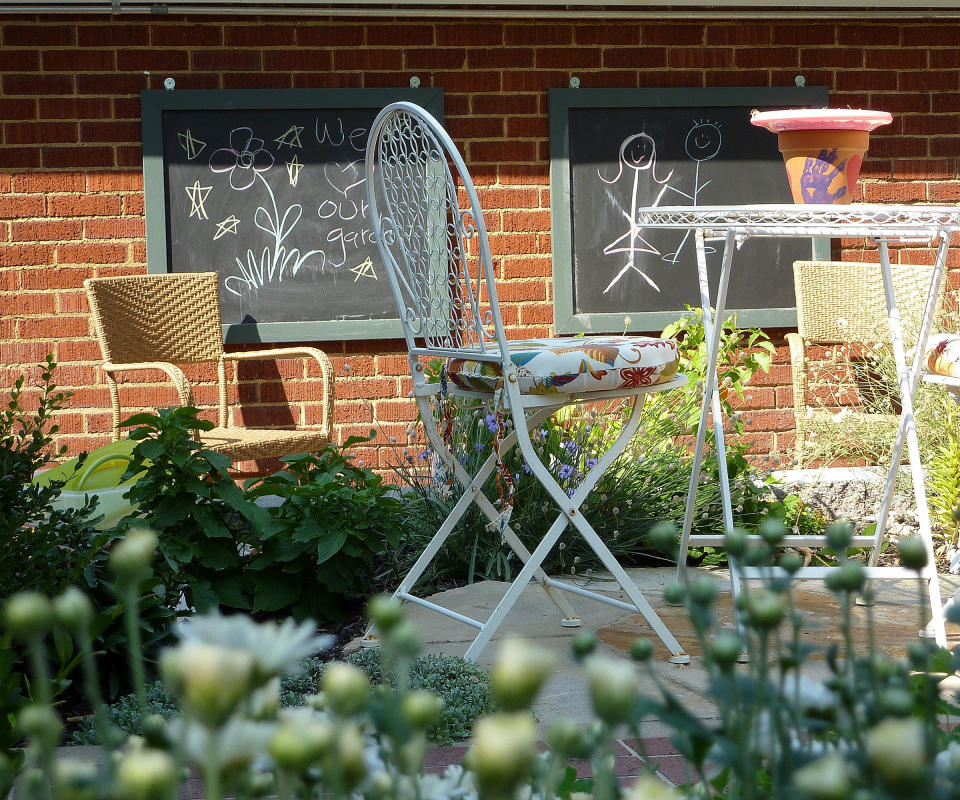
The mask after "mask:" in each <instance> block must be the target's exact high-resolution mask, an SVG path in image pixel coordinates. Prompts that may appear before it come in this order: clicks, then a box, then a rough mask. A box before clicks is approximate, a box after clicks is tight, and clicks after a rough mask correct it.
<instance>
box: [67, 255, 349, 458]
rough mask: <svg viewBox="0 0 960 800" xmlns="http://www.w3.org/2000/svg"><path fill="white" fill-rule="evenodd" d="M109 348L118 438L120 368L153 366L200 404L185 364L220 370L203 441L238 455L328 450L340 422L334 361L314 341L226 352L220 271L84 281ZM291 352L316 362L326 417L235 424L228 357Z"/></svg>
mask: <svg viewBox="0 0 960 800" xmlns="http://www.w3.org/2000/svg"><path fill="white" fill-rule="evenodd" d="M84 286H85V287H86V290H87V297H88V299H89V301H90V310H91V313H92V315H93V321H94V325H95V327H96V332H97V340H98V341H99V343H100V350H101V352H102V353H103V364H102V369H103V371H104V374H105V376H106V379H107V384H108V386H109V389H110V401H111V406H112V411H113V434H114V438H115V439H116V438H119V435H120V422H121V420H122V418H123V417H124V416H125V415H123V414H121V405H120V388H119V384H118V382H117V378H116V374H117V373H119V372H124V371H132V370H133V371H135V370H144V369H147V370H154V371H159V372H161V373H163V374H164V375H166V376H167V378H168V379H169V380H170V381H171V382H172V383H173V385H174V388H175V389H176V393H177V399H178V401H179V404H180V405H195V403H194V402H193V389H192V387H191V385H190V382H189V381H188V380H187V377H186V375H185V374H184V373H183V370H182V369H180V366H179V365H181V364H187V363H210V364H215V365H216V368H217V389H218V395H219V409H218V411H219V414H218V417H219V424H218V426H217V427H216V428H214V429H213V430H211V431H208V432H205V433H202V434H201V435H200V437H199V438H200V441H201V443H202V444H203V445H204V447H207V448H209V449H211V450H215V451H217V452H219V453H223V454H224V455H225V456H227V457H228V458H230V459H231V460H232V461H235V462H236V461H256V460H259V459H266V458H278V457H280V456H285V455H290V454H292V453H302V452H310V451H314V450H319V449H321V448H322V447H323V446H324V445H326V444H328V443H329V442H330V433H331V428H332V421H333V366H332V364H331V363H330V359H329V358H328V357H327V355H326V354H325V353H324V352H323V351H322V350H318V349H317V348H315V347H301V346H293V347H283V348H276V349H269V350H254V351H250V350H247V351H237V352H231V353H227V352H225V351H224V347H223V328H222V324H221V317H220V294H219V278H218V276H217V273H215V272H195V273H172V274H155V275H129V276H125V277H111V278H91V279H89V280H87V281H85V282H84ZM286 358H296V359H305V360H308V361H314V362H316V363H317V364H318V365H319V367H320V372H321V375H322V380H321V381H318V382H317V386H318V390H319V391H318V394H319V395H320V397H319V402H320V410H321V419H320V424H319V426H317V427H313V428H300V429H297V430H283V429H271V428H250V427H246V426H242V425H231V424H230V417H231V415H230V409H229V404H228V401H227V397H228V392H227V377H226V376H227V370H226V366H225V362H227V361H254V360H259V361H263V360H277V359H286Z"/></svg>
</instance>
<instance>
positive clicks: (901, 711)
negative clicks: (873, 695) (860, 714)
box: [877, 689, 914, 717]
mask: <svg viewBox="0 0 960 800" xmlns="http://www.w3.org/2000/svg"><path fill="white" fill-rule="evenodd" d="M877 700H878V705H879V707H880V713H881V714H882V715H883V716H885V717H909V716H910V715H911V714H912V713H913V706H914V704H913V695H912V694H910V692H908V691H907V690H906V689H884V690H883V691H882V692H881V693H880V696H879V697H878V698H877Z"/></svg>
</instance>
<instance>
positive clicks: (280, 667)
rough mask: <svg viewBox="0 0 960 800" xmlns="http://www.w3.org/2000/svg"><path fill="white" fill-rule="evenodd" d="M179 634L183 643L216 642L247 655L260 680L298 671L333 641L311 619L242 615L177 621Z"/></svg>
mask: <svg viewBox="0 0 960 800" xmlns="http://www.w3.org/2000/svg"><path fill="white" fill-rule="evenodd" d="M177 634H178V635H179V637H180V639H181V641H184V642H197V643H203V644H213V645H218V646H220V647H224V648H226V649H228V650H236V651H240V652H242V653H246V654H248V655H249V656H250V657H251V658H252V659H253V665H254V674H255V676H256V680H257V681H258V682H259V683H264V682H265V681H268V680H269V679H270V678H273V677H275V676H277V675H282V674H284V673H288V674H297V673H298V672H300V671H301V669H302V668H301V662H302V661H303V660H304V659H305V658H307V657H308V656H312V655H314V654H315V653H319V652H321V651H322V650H326V649H327V648H328V647H330V646H331V645H332V644H333V637H332V636H318V635H317V634H316V629H315V628H314V626H313V624H312V623H310V622H304V623H303V624H302V625H298V624H297V623H296V622H294V620H292V619H285V620H284V621H283V622H282V623H279V624H278V623H276V622H269V621H268V622H254V621H253V620H252V619H250V617H247V616H244V615H242V614H236V615H234V616H231V617H223V616H221V615H220V614H217V613H214V614H198V615H196V616H194V617H191V618H190V619H189V620H188V621H185V622H181V623H180V624H178V625H177Z"/></svg>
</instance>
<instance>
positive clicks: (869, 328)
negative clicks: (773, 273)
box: [786, 261, 931, 466]
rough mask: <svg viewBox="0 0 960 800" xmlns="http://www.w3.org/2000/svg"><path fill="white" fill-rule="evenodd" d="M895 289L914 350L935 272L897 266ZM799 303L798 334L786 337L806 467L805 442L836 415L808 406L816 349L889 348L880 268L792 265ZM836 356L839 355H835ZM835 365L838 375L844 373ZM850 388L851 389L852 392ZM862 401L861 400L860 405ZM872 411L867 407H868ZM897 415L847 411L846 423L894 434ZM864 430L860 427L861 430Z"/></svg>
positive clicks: (799, 451) (799, 454) (800, 458)
mask: <svg viewBox="0 0 960 800" xmlns="http://www.w3.org/2000/svg"><path fill="white" fill-rule="evenodd" d="M892 270H893V284H894V294H895V296H896V298H897V308H898V310H899V312H900V318H901V321H902V323H903V334H904V344H905V346H906V348H907V350H908V354H909V352H910V348H911V347H913V346H914V345H915V344H916V339H917V334H918V332H919V330H920V322H921V319H922V316H923V307H924V303H925V302H926V298H927V291H928V288H929V286H930V278H931V269H930V268H929V267H918V266H910V265H904V264H894V265H893V266H892ZM793 277H794V286H795V288H796V297H797V328H798V332H797V333H788V334H787V335H786V339H787V343H788V344H789V345H790V362H791V363H790V366H791V372H792V377H793V413H794V417H795V419H796V429H797V435H796V444H795V448H796V450H795V452H796V460H797V463H798V464H799V465H800V466H802V465H803V463H804V458H805V456H806V449H807V448H806V446H805V440H806V438H807V436H808V435H809V433H810V432H811V431H812V430H814V429H816V428H820V429H822V428H823V427H824V426H826V425H829V424H830V419H831V418H832V417H833V416H834V412H833V411H830V410H827V409H826V408H824V405H829V403H826V404H821V405H820V406H817V405H810V404H808V400H809V399H811V398H810V397H809V394H810V393H811V391H813V392H814V393H815V387H814V386H813V385H811V384H812V381H811V363H812V362H813V361H814V359H811V358H810V349H811V348H812V347H816V346H820V345H827V346H838V345H849V346H850V347H851V348H852V349H853V352H854V353H856V352H857V350H858V349H859V348H865V347H869V346H871V345H874V344H887V343H889V337H890V327H889V324H888V322H887V305H886V298H885V295H884V292H883V278H882V275H881V273H880V266H879V264H862V263H852V262H846V261H796V262H794V265H793ZM835 352H836V351H835ZM844 367H845V365H844V364H842V363H839V362H838V363H837V365H836V369H843V368H844ZM847 388H851V389H852V388H853V387H852V386H848V387H847ZM862 399H863V398H862V396H861V400H862ZM868 405H869V404H868ZM897 421H898V416H897V415H896V414H894V413H871V412H870V411H863V410H861V411H849V412H847V413H846V414H845V415H844V417H843V424H844V426H845V428H846V429H847V430H860V431H863V432H864V433H867V432H868V431H869V430H870V429H873V430H876V429H877V428H878V427H882V428H883V429H884V430H889V431H890V432H891V441H892V435H893V433H892V432H893V431H895V430H896V427H897ZM861 426H862V427H861Z"/></svg>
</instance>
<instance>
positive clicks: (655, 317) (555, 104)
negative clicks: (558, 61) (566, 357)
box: [549, 86, 830, 334]
mask: <svg viewBox="0 0 960 800" xmlns="http://www.w3.org/2000/svg"><path fill="white" fill-rule="evenodd" d="M828 102H829V93H828V89H827V87H825V86H803V87H793V86H773V87H770V86H765V87H756V88H740V87H730V88H679V89H551V90H550V91H549V106H550V112H549V118H550V198H551V201H550V205H551V212H550V213H551V228H552V240H553V297H554V301H553V321H554V328H555V330H556V332H557V333H558V334H568V333H611V332H615V333H620V332H621V331H623V330H624V317H625V315H624V313H622V312H616V313H576V312H575V309H574V296H573V249H572V233H571V229H570V215H571V196H570V165H569V156H570V139H569V129H568V122H569V115H570V110H571V109H574V108H658V107H690V108H697V107H712V106H747V107H750V106H767V107H769V106H780V107H784V108H789V107H791V106H826V105H827V103H828ZM784 180H786V174H784ZM811 255H812V257H813V258H815V259H829V258H830V240H829V239H818V240H814V241H813V243H812V253H811ZM690 304H691V305H699V299H698V298H693V297H691V298H690ZM684 313H685V312H684V311H683V310H677V311H643V310H640V309H638V310H637V311H635V312H633V311H631V312H629V317H630V324H629V325H628V326H627V329H628V330H632V331H659V330H662V329H663V328H664V327H665V326H666V325H667V324H669V323H670V322H673V321H674V320H676V319H678V318H679V317H681V316H682V315H683V314H684ZM737 320H738V322H739V323H740V324H741V325H746V326H757V327H771V328H773V327H776V328H788V327H796V324H797V310H796V308H750V309H738V311H737Z"/></svg>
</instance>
